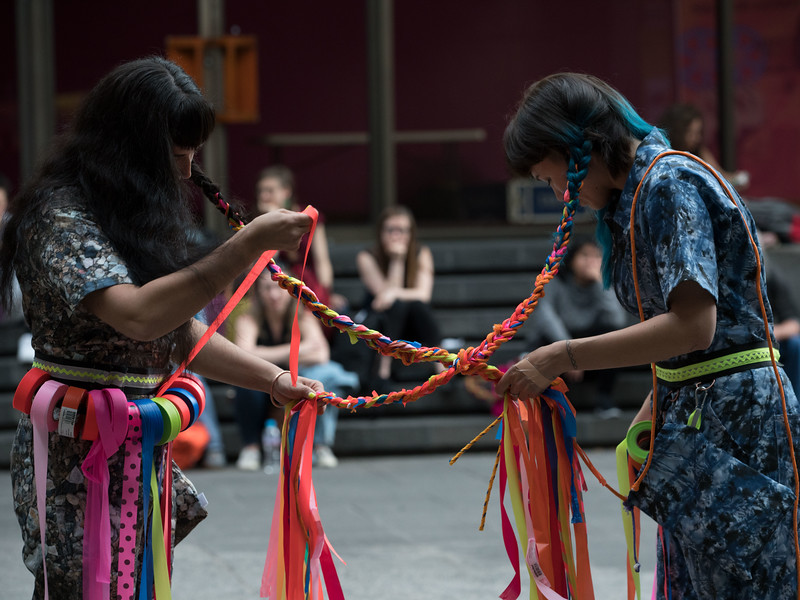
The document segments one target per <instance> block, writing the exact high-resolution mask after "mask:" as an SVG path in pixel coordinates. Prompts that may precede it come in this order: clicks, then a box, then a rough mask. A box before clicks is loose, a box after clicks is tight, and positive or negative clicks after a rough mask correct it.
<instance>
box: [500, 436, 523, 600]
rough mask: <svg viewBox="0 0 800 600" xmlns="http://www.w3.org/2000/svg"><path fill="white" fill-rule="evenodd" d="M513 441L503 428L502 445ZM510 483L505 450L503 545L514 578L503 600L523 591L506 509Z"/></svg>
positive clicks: (502, 462) (502, 459) (502, 470)
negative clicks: (508, 437)
mask: <svg viewBox="0 0 800 600" xmlns="http://www.w3.org/2000/svg"><path fill="white" fill-rule="evenodd" d="M510 443H511V440H507V439H506V430H505V427H504V428H503V433H502V437H501V441H500V444H501V445H502V446H505V444H510ZM507 482H508V473H507V471H506V458H505V449H503V450H501V451H500V522H501V529H502V532H503V544H504V545H505V547H506V554H508V559H509V560H510V561H511V566H512V567H513V568H514V578H513V579H512V580H511V583H509V584H508V587H506V589H505V590H503V593H502V594H500V598H502V600H516V598H519V594H520V592H521V591H522V581H521V579H520V575H519V550H518V549H517V539H516V536H515V535H514V528H513V527H512V526H511V521H510V520H509V518H508V514H507V513H506V507H505V497H506V484H507Z"/></svg>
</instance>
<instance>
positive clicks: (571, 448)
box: [543, 388, 583, 523]
mask: <svg viewBox="0 0 800 600" xmlns="http://www.w3.org/2000/svg"><path fill="white" fill-rule="evenodd" d="M543 395H544V396H546V397H547V398H550V399H551V400H553V401H554V402H555V403H556V409H557V410H558V414H559V417H560V418H561V431H562V432H563V436H564V448H565V449H566V451H567V458H569V468H570V478H569V480H570V496H571V499H570V500H571V503H572V523H583V515H581V510H580V503H579V502H578V489H577V487H576V485H575V436H576V435H577V433H578V423H577V421H576V419H575V415H574V414H572V409H570V406H569V402H567V398H566V396H564V394H563V393H561V392H559V391H558V390H554V389H553V388H548V389H547V390H545V392H544V393H543Z"/></svg>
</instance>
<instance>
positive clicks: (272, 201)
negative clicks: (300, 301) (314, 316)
mask: <svg viewBox="0 0 800 600" xmlns="http://www.w3.org/2000/svg"><path fill="white" fill-rule="evenodd" d="M277 208H288V209H290V210H303V209H304V208H305V207H304V206H300V204H299V202H298V201H297V198H296V197H295V177H294V173H292V171H291V169H289V167H286V166H284V165H272V166H269V167H267V168H266V169H264V170H263V171H261V173H260V174H259V177H258V182H257V183H256V210H257V211H258V214H264V213H268V212H270V211H272V210H275V209H277ZM307 248H308V237H305V238H303V242H302V243H301V245H300V248H298V249H297V251H295V252H281V253H279V254H278V258H277V260H278V261H279V262H280V264H281V265H285V267H286V272H287V273H290V274H291V275H293V276H294V277H296V278H298V279H300V278H301V275H302V279H303V282H304V283H305V284H306V286H308V287H309V288H311V289H312V290H314V293H315V294H316V295H317V298H318V299H319V301H320V302H322V303H323V304H325V305H326V306H330V307H331V308H333V309H334V310H336V311H338V312H342V311H344V310H345V309H346V307H347V301H346V300H345V298H344V296H341V295H339V294H333V264H332V263H331V257H330V252H329V249H328V236H327V233H326V230H325V219H324V216H323V214H322V213H320V215H319V221H318V222H317V228H316V230H315V231H314V239H313V240H312V241H311V250H310V251H309V261H308V263H307V264H306V266H305V271H303V261H304V259H305V255H306V250H307ZM326 335H327V333H326Z"/></svg>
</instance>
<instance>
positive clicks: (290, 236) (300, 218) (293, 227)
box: [245, 208, 311, 251]
mask: <svg viewBox="0 0 800 600" xmlns="http://www.w3.org/2000/svg"><path fill="white" fill-rule="evenodd" d="M248 228H252V229H251V231H255V235H254V236H253V237H254V243H255V244H258V246H259V248H260V249H263V250H285V251H292V250H297V249H298V248H299V247H300V241H301V240H302V239H303V236H304V235H305V234H306V233H308V232H309V231H310V230H311V217H309V216H308V215H306V214H303V213H300V212H294V211H291V210H286V209H285V208H280V209H277V210H271V211H270V212H268V213H265V214H263V215H260V216H258V217H256V218H255V219H253V221H252V222H251V223H250V224H249V225H248V226H247V227H246V228H245V229H248Z"/></svg>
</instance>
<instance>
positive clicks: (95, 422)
mask: <svg viewBox="0 0 800 600" xmlns="http://www.w3.org/2000/svg"><path fill="white" fill-rule="evenodd" d="M54 375H56V374H55V373H54ZM56 377H57V378H54V377H53V376H51V373H49V372H48V371H46V370H44V369H42V368H39V367H34V368H32V369H31V370H30V371H28V372H27V373H26V374H25V376H24V377H23V378H22V380H21V381H20V383H19V385H18V386H17V389H16V391H15V393H14V399H13V406H14V408H16V409H18V410H20V411H22V412H23V413H26V414H28V415H30V418H31V424H32V427H33V459H34V474H35V487H36V497H37V510H38V513H39V530H40V535H41V544H42V547H43V548H44V547H46V529H47V528H46V502H45V500H46V493H47V492H46V489H47V473H48V467H47V463H48V444H49V434H50V433H57V434H59V435H61V436H64V437H69V438H73V439H76V440H85V441H91V442H92V446H91V448H90V450H89V452H88V454H87V455H86V457H85V459H84V461H83V464H82V471H83V474H84V476H85V479H86V515H85V526H84V543H83V597H84V598H85V599H86V600H107V599H108V597H109V584H110V581H111V578H110V575H111V568H112V564H111V562H112V558H111V525H110V517H109V498H108V492H109V483H110V475H109V470H108V460H109V458H110V457H112V456H113V455H114V454H116V452H117V451H118V450H119V449H120V448H121V447H122V446H123V445H124V446H125V455H126V459H125V474H126V476H127V479H128V481H137V480H138V481H141V482H142V483H141V486H140V485H139V484H137V485H135V486H123V496H124V497H123V498H122V501H123V502H126V503H127V504H128V505H133V504H134V503H135V502H136V501H137V500H138V499H139V498H140V497H141V498H142V506H143V509H144V510H143V515H145V517H146V516H147V515H148V514H149V504H150V498H151V497H152V498H153V499H154V500H153V503H152V506H153V511H152V512H153V525H152V526H148V524H147V519H145V523H144V524H143V525H144V529H143V533H144V536H143V539H144V540H145V544H146V550H147V552H146V555H145V557H144V559H143V571H142V575H141V582H142V585H141V586H140V592H141V593H140V596H139V599H140V600H147V599H148V598H151V597H152V590H153V588H154V587H155V589H156V590H157V594H158V598H159V600H164V599H165V598H169V596H170V589H169V570H168V569H169V567H168V562H167V559H166V555H167V554H168V553H167V551H166V549H165V547H164V545H163V544H162V543H161V540H165V542H164V543H168V541H167V540H169V539H170V538H169V537H168V536H166V535H164V531H163V529H162V523H161V511H160V510H159V509H160V506H159V502H158V494H159V490H158V478H157V476H156V470H155V469H154V466H155V463H154V459H155V458H156V455H155V452H156V447H158V446H161V445H164V444H168V443H169V442H171V441H172V440H173V439H175V437H177V435H178V433H180V432H181V431H183V430H185V429H187V428H188V427H190V426H191V425H192V424H194V423H195V421H197V419H198V418H199V416H200V414H201V413H202V411H203V409H204V408H205V393H204V388H203V386H202V384H201V383H200V382H199V381H198V380H197V379H196V378H194V377H192V376H190V375H182V376H181V377H179V378H177V379H175V380H174V381H173V382H172V383H171V386H170V387H169V388H168V389H167V390H165V391H164V392H163V393H161V394H160V395H159V396H157V397H154V398H144V399H140V400H134V401H129V400H128V398H127V397H126V396H125V394H124V393H123V392H122V391H121V390H120V389H118V388H103V389H91V390H89V389H85V388H82V387H77V386H76V385H71V383H74V381H70V383H65V382H62V381H59V380H58V379H60V377H59V375H56ZM92 384H93V382H92V381H90V382H89V387H91V386H92ZM166 455H167V456H168V453H166ZM140 456H141V462H140V461H139V457H140ZM169 462H170V461H169V460H164V461H162V467H163V468H164V476H163V477H161V481H162V483H165V482H166V480H167V478H169V477H170V469H171V465H170V464H169ZM140 474H141V476H142V478H140V477H139V475H140ZM145 476H146V478H145ZM163 489H164V490H165V493H166V492H167V491H168V490H169V486H167V485H164V486H163ZM169 496H171V494H169ZM169 496H168V497H167V498H166V502H167V505H166V509H165V510H168V509H169V505H168V503H169V502H170V501H171V498H170V497H169ZM166 514H168V513H166ZM137 515H138V511H127V512H126V513H125V514H121V515H120V519H121V523H120V526H121V527H123V528H125V529H126V531H128V532H132V531H134V530H135V529H136V527H137ZM135 539H136V536H133V535H128V536H126V537H125V538H122V539H120V548H119V555H120V561H119V567H118V569H117V571H118V584H120V583H123V582H124V583H125V584H127V585H118V595H119V597H121V598H124V600H133V594H134V587H135V586H134V585H133V584H134V581H135V574H134V573H133V571H132V569H133V568H134V567H133V565H135V561H134V560H129V558H132V557H133V556H134V555H135V550H136V548H135V544H136V542H135ZM153 539H155V540H156V541H157V543H152V542H153ZM45 556H46V553H45V552H43V553H42V564H43V570H44V581H45V598H47V597H48V596H49V590H48V585H47V566H46V561H45ZM123 556H125V557H126V561H123V560H122V557H123ZM123 564H128V565H130V566H129V567H123Z"/></svg>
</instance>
